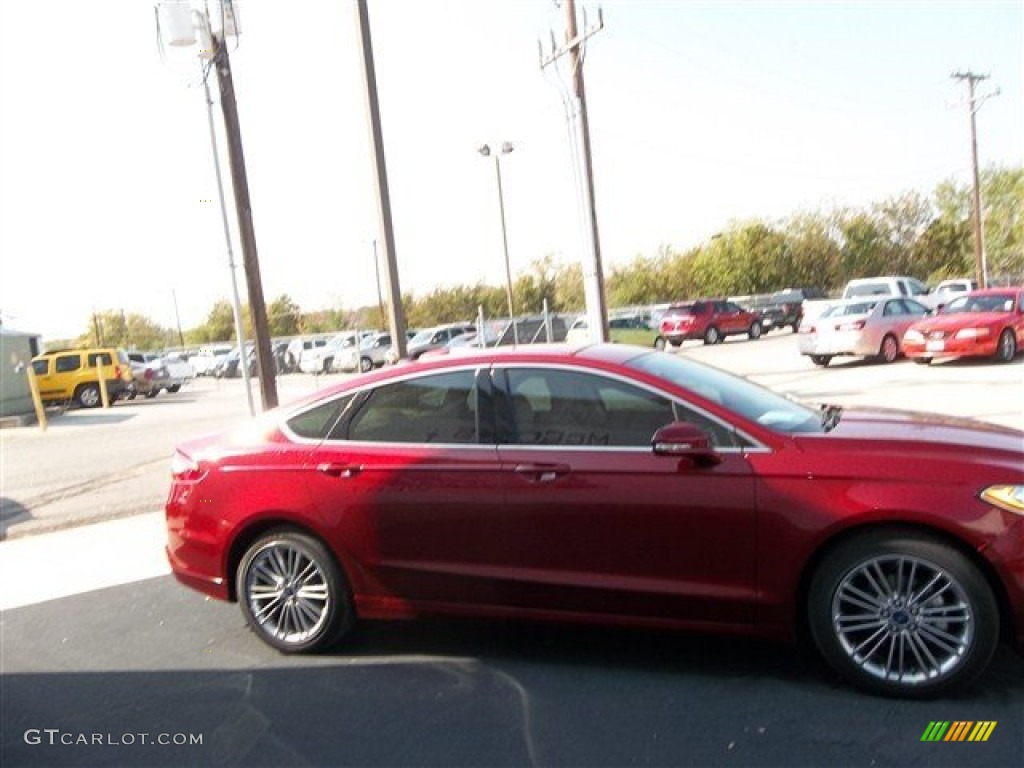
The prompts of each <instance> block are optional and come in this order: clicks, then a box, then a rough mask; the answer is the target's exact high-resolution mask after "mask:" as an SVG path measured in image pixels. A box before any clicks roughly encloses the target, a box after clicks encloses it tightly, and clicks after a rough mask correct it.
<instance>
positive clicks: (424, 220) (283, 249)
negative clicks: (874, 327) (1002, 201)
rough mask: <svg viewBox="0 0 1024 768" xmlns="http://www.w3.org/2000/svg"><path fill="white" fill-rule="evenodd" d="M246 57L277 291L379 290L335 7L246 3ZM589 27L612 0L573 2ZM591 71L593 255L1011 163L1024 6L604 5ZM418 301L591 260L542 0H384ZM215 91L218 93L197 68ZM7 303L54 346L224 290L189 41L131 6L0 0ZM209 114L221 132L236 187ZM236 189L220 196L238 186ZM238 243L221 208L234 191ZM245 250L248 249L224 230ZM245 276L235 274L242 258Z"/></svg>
mask: <svg viewBox="0 0 1024 768" xmlns="http://www.w3.org/2000/svg"><path fill="white" fill-rule="evenodd" d="M237 5H238V6H239V16H240V23H241V34H240V35H239V37H238V39H237V47H236V48H234V49H233V51H232V54H231V55H232V68H233V72H234V77H235V87H236V91H237V95H238V107H239V113H240V119H241V126H242V140H243V145H244V150H245V155H246V163H247V167H248V177H249V187H250V194H251V196H252V210H253V219H254V224H255V231H256V242H257V247H258V253H259V262H260V268H261V272H262V280H263V287H264V294H265V296H266V299H267V301H268V302H270V301H272V300H273V299H274V298H275V297H277V296H279V295H281V294H288V295H289V296H290V297H291V298H292V299H293V300H295V301H296V302H297V303H298V304H299V305H300V307H301V308H302V309H303V310H306V311H310V310H315V309H325V308H349V309H351V308H355V307H358V306H362V305H366V304H375V303H376V296H377V283H376V274H375V269H374V255H373V242H374V239H375V238H376V237H377V236H378V234H377V214H376V210H377V208H376V197H375V195H376V187H375V184H374V179H373V175H372V166H371V162H370V160H371V152H372V148H371V144H370V139H369V134H368V130H367V123H366V112H365V107H364V98H365V97H364V90H363V89H364V86H363V79H362V69H361V64H360V60H359V53H358V47H357V37H356V35H357V31H356V30H357V28H356V15H355V12H354V9H353V5H352V3H351V2H349V0H331V1H330V2H328V1H327V0H295V1H294V2H288V3H281V2H270V1H269V0H239V2H238V3H237ZM578 6H579V7H580V8H586V9H587V18H588V20H589V21H590V22H591V23H593V22H595V21H596V18H597V9H598V7H599V6H598V4H597V3H593V2H585V1H583V0H579V2H578ZM600 7H601V8H602V9H603V17H604V28H603V29H602V30H601V31H599V32H597V33H596V34H595V35H593V37H591V38H590V40H589V41H588V44H587V49H586V58H585V67H584V72H585V77H586V87H587V96H588V106H589V117H590V130H591V141H592V145H593V158H594V186H595V191H596V200H597V217H598V225H599V229H600V237H601V250H602V254H603V261H604V267H605V271H606V272H607V271H608V270H610V269H611V268H612V267H614V266H615V265H616V264H626V263H628V262H629V261H630V260H632V259H633V258H634V257H635V256H637V255H638V254H644V255H653V254H654V253H655V252H656V251H657V250H658V248H659V247H661V246H672V247H674V248H677V249H687V248H691V247H694V246H697V245H700V244H701V243H703V242H706V241H707V240H708V239H709V238H710V237H712V236H713V235H714V234H715V233H717V232H720V231H722V230H723V229H724V228H726V227H727V226H729V224H730V222H736V221H742V220H746V219H751V218H763V219H769V220H771V219H777V218H781V217H785V216H787V215H790V214H794V213H797V212H799V211H802V210H818V209H822V208H828V207H831V206H836V205H853V206H859V205H868V204H870V203H871V202H874V201H879V200H882V199H885V198H887V197H890V196H894V195H898V194H901V193H904V192H907V191H911V190H916V191H919V192H922V193H924V194H927V193H929V192H931V191H932V190H933V189H934V187H935V185H936V184H937V183H939V182H940V181H943V180H946V179H954V180H956V181H958V182H960V183H964V184H966V183H969V180H970V138H969V127H968V126H969V124H968V117H967V109H966V106H965V97H966V86H965V85H964V84H963V83H960V82H958V81H955V80H953V79H951V78H950V74H951V73H952V72H954V71H959V70H971V71H974V72H977V73H981V74H989V75H990V76H991V77H990V79H989V80H987V81H985V82H984V83H982V84H981V85H980V86H979V92H980V93H981V94H988V93H991V92H993V91H995V90H996V89H998V90H999V95H998V96H995V97H993V98H991V99H989V100H987V101H986V102H985V103H984V105H983V106H982V107H981V109H980V110H979V112H978V138H979V155H980V160H981V163H982V165H983V166H989V165H999V166H1020V165H1021V164H1024V83H1022V80H1024V3H1022V2H1020V1H1010V0H1006V1H1004V2H985V1H984V0H974V1H973V2H924V1H920V2H903V3H897V2H871V1H870V0H858V1H857V2H810V1H808V2H772V1H770V0H763V1H760V2H690V1H688V0H663V1H662V2H650V1H646V2H645V1H644V0H633V1H632V2H624V1H620V2H605V3H602V4H601V6H600ZM369 14H370V22H371V29H372V35H373V46H374V53H375V60H376V67H377V77H378V92H379V98H380V104H381V117H382V126H383V134H384V143H385V153H386V162H387V169H388V177H389V184H390V188H391V205H392V212H393V220H394V228H395V245H396V254H397V261H398V269H399V279H400V283H401V288H402V290H403V292H412V293H414V294H421V295H422V294H424V293H426V292H428V291H430V290H431V289H433V288H436V287H442V286H450V285H454V284H466V283H476V282H480V281H482V282H486V283H489V284H493V285H501V284H503V281H504V260H503V258H504V257H503V250H502V240H501V220H500V215H499V208H498V197H497V186H496V183H495V173H494V164H493V160H490V159H485V158H483V157H481V155H480V154H479V153H478V152H477V149H478V147H479V146H480V145H482V144H484V143H488V144H490V145H492V146H496V145H500V144H501V143H502V142H504V141H510V142H512V143H513V144H514V146H515V149H514V151H513V152H512V153H511V154H508V155H504V156H502V159H501V172H502V180H503V184H504V202H505V214H506V223H507V229H508V245H509V260H510V265H511V269H512V271H513V273H517V272H519V271H521V270H525V269H527V268H528V267H529V265H530V263H531V262H533V261H534V260H535V259H538V258H540V257H543V256H544V255H547V254H550V255H552V256H554V257H555V258H556V259H557V260H558V261H559V262H560V263H566V264H568V263H573V262H578V261H580V260H581V258H582V246H581V238H580V231H581V227H580V221H579V217H578V204H577V199H576V196H575V187H574V183H573V166H572V153H571V147H570V143H569V128H568V124H567V121H566V115H565V110H564V107H563V97H562V94H563V93H564V92H565V89H566V87H567V85H568V80H567V77H566V75H567V72H566V69H565V67H564V66H563V67H562V68H561V69H560V70H558V71H556V70H555V69H554V68H548V69H546V70H543V71H542V70H541V68H540V66H539V63H538V62H539V53H538V40H541V39H542V40H544V41H545V45H546V46H548V47H550V40H551V35H552V34H554V36H555V38H556V39H558V40H561V39H562V37H563V35H564V29H565V12H564V8H563V7H562V6H561V4H556V3H554V2H552V0H464V1H462V2H455V1H451V2H441V1H440V0H418V1H417V0H369ZM211 85H212V87H213V93H214V100H215V102H216V100H217V95H216V94H217V89H216V83H215V82H213V80H211ZM0 105H2V110H3V117H2V119H0V318H2V322H3V325H4V326H5V327H10V328H17V329H20V330H24V331H29V332H35V333H40V334H42V335H43V337H44V340H45V339H48V338H49V339H57V338H69V337H75V336H78V335H80V334H82V333H84V332H86V330H87V328H88V325H89V322H90V317H91V314H92V313H93V312H94V311H103V310H124V311H125V312H129V313H131V312H136V313H140V314H144V315H146V316H148V317H149V318H150V319H152V320H153V321H154V322H157V323H159V324H161V325H164V326H167V327H171V328H173V327H175V325H176V322H177V320H176V315H175V302H177V308H178V315H179V316H180V321H181V325H182V327H184V328H185V329H188V328H191V327H194V326H196V325H198V324H200V323H202V322H203V321H204V320H205V319H206V316H207V314H208V313H209V311H210V309H211V307H212V306H213V304H214V302H216V301H218V300H221V299H227V298H229V297H230V290H231V289H230V285H231V284H230V273H229V269H228V259H227V251H226V245H225V241H224V234H223V230H222V227H221V218H220V210H219V207H218V203H217V190H216V183H215V177H214V172H213V161H212V150H211V145H210V139H209V133H208V130H209V129H208V125H207V118H206V105H205V103H204V99H203V95H202V87H201V82H200V77H199V64H198V60H197V58H196V49H195V48H193V49H188V50H186V49H167V48H166V47H165V46H164V47H162V46H160V45H158V35H157V24H156V21H155V12H154V6H153V5H152V4H150V3H147V2H142V1H141V0H97V2H91V3H83V2H80V1H79V0H50V1H49V2H45V3H43V2H18V1H17V0H3V1H2V2H0ZM215 109H216V110H217V111H216V113H215V115H216V120H217V126H218V127H217V130H218V141H219V143H220V146H221V156H222V163H223V169H224V174H225V177H227V176H228V170H227V161H226V154H225V153H224V152H223V132H222V130H221V125H220V111H219V103H215ZM227 194H228V198H229V205H230V203H231V197H230V194H231V193H230V187H229V188H228V190H227ZM229 215H230V218H231V221H232V230H233V232H234V229H235V226H234V220H235V219H234V217H235V214H234V209H233V207H230V208H229ZM234 236H235V240H234V243H235V246H234V247H235V254H236V260H237V262H238V263H239V264H240V263H241V253H240V248H239V246H238V245H237V243H238V240H237V234H236V233H235V235H234ZM238 278H239V285H240V290H241V292H242V295H243V299H244V295H245V282H244V274H243V273H242V271H241V268H240V267H239V269H238Z"/></svg>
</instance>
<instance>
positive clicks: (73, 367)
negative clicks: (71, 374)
mask: <svg viewBox="0 0 1024 768" xmlns="http://www.w3.org/2000/svg"><path fill="white" fill-rule="evenodd" d="M81 367H82V358H81V357H80V356H79V355H63V356H61V357H58V358H57V360H56V364H55V366H54V368H55V369H56V371H57V373H67V372H68V371H77V370H78V369H79V368H81Z"/></svg>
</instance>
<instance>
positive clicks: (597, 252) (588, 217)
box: [565, 0, 608, 342]
mask: <svg viewBox="0 0 1024 768" xmlns="http://www.w3.org/2000/svg"><path fill="white" fill-rule="evenodd" d="M565 14H566V22H567V30H566V37H567V39H568V40H570V41H574V40H576V38H577V35H578V32H577V27H576V2H575V0H566V3H565ZM569 61H570V62H571V64H570V66H571V70H572V73H573V92H574V93H575V96H576V104H575V106H576V112H577V120H576V124H577V129H578V131H579V134H580V136H579V143H580V148H581V151H582V153H583V170H582V173H581V174H580V176H581V177H582V179H581V183H582V185H583V209H584V217H585V226H584V240H585V244H586V247H585V251H586V253H585V254H584V255H585V259H584V270H583V287H584V293H585V294H586V299H587V318H588V321H589V324H590V335H591V339H592V340H593V341H596V342H606V341H608V309H607V306H606V303H605V297H604V271H603V269H602V267H601V238H600V236H599V234H598V230H597V206H596V202H595V199H594V165H593V162H592V160H591V156H590V121H589V120H588V119H587V93H586V89H585V88H584V86H583V62H582V61H581V57H580V44H579V43H576V44H574V45H572V47H571V48H570V51H569Z"/></svg>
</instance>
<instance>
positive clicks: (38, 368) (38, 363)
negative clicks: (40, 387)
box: [32, 360, 50, 376]
mask: <svg viewBox="0 0 1024 768" xmlns="http://www.w3.org/2000/svg"><path fill="white" fill-rule="evenodd" d="M32 370H34V371H35V372H36V376H45V375H46V374H47V373H49V372H50V361H49V360H33V361H32Z"/></svg>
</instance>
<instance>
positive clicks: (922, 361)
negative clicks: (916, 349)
mask: <svg viewBox="0 0 1024 768" xmlns="http://www.w3.org/2000/svg"><path fill="white" fill-rule="evenodd" d="M914 362H915V363H917V364H918V365H931V363H932V359H931V358H930V357H915V358H914Z"/></svg>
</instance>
